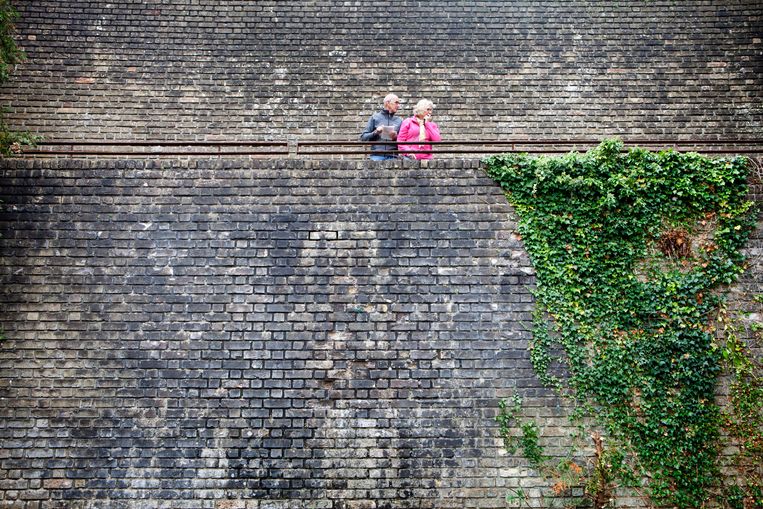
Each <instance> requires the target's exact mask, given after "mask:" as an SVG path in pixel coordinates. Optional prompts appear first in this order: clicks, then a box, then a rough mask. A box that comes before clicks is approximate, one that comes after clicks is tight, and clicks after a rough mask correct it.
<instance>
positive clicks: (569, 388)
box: [484, 140, 760, 508]
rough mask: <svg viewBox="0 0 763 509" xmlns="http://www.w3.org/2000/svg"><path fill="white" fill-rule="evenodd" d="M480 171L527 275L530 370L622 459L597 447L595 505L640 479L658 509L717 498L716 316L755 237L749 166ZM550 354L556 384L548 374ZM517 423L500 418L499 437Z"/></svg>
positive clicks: (567, 164)
mask: <svg viewBox="0 0 763 509" xmlns="http://www.w3.org/2000/svg"><path fill="white" fill-rule="evenodd" d="M484 162H485V166H486V169H487V172H488V174H489V175H490V176H491V177H492V178H493V179H495V180H496V181H497V182H499V183H500V185H501V186H502V188H503V189H504V190H505V192H506V195H507V197H508V199H509V201H510V202H511V204H512V205H513V206H514V209H515V210H516V212H517V214H518V216H519V233H520V235H521V237H522V239H523V241H524V243H525V246H526V248H527V251H528V253H529V254H530V257H531V259H532V262H533V265H534V267H535V270H536V275H537V287H536V289H535V297H536V313H535V319H534V328H533V336H534V340H533V343H532V346H531V360H532V362H533V366H534V368H535V370H536V372H537V373H538V375H539V377H540V379H541V380H542V381H543V382H544V383H545V384H546V385H549V386H551V387H554V388H555V389H556V390H558V391H559V393H560V394H562V395H565V396H568V397H571V398H572V399H573V400H574V401H575V406H577V407H578V408H581V409H582V410H583V414H584V415H588V416H589V417H591V418H593V419H594V420H595V421H596V422H597V425H598V429H600V430H601V432H602V433H603V435H605V436H606V437H607V440H608V443H611V444H618V445H617V446H616V447H611V448H609V449H607V450H605V449H604V448H603V447H599V445H600V443H599V444H597V450H598V451H599V453H598V454H599V455H601V456H600V458H599V459H598V460H597V462H596V464H595V465H594V468H592V469H591V471H590V472H589V475H588V480H589V482H590V481H591V480H592V479H594V482H593V484H594V485H593V486H590V487H589V492H588V493H587V496H588V498H589V500H590V501H592V502H593V504H594V506H595V507H605V506H606V504H607V503H609V502H608V499H605V498H606V497H605V498H602V497H601V492H602V491H611V489H612V486H613V485H614V483H617V484H618V485H619V486H630V487H636V486H638V485H639V483H640V482H641V480H645V484H646V487H645V491H646V493H647V494H648V496H649V498H650V499H651V500H652V503H654V504H657V505H660V506H663V505H665V506H669V507H679V508H695V507H704V506H705V504H707V503H708V500H709V498H710V497H711V493H713V492H714V491H716V490H718V489H719V479H720V478H721V472H720V467H719V461H718V456H719V451H720V448H721V443H720V442H721V440H720V437H721V428H722V425H723V422H724V417H723V412H722V411H721V410H720V408H719V406H718V404H717V403H716V401H715V391H716V385H717V380H718V377H719V375H720V373H721V370H722V362H723V352H724V351H725V349H724V348H721V347H720V346H719V343H718V341H717V340H716V338H715V335H714V333H713V327H714V323H715V322H714V320H713V316H714V312H717V310H718V308H719V305H720V304H721V302H722V298H721V297H720V295H719V288H721V287H722V286H723V285H727V284H729V283H731V282H733V281H734V280H735V279H736V278H737V277H738V275H739V274H740V273H741V272H742V271H743V269H744V258H743V256H742V254H741V249H742V247H743V246H744V244H745V242H746V241H747V238H748V236H749V233H750V231H751V229H752V227H753V226H754V222H755V213H754V206H753V204H752V203H751V202H749V201H747V199H746V196H747V192H748V187H747V176H748V164H749V162H748V160H747V159H746V158H743V157H737V158H731V159H710V158H707V157H703V156H700V155H698V154H695V153H678V152H676V151H672V150H671V151H664V152H657V153H655V152H650V151H647V150H643V149H637V148H636V149H631V150H630V151H628V152H624V151H623V144H622V142H621V141H619V140H606V141H604V142H603V143H601V144H600V145H599V146H598V147H597V148H595V149H593V150H591V151H589V152H588V153H586V154H577V153H571V154H568V155H565V156H561V157H536V158H533V157H529V156H528V155H526V154H504V155H498V156H493V157H490V158H487V159H486V160H485V161H484ZM555 349H561V351H562V352H563V356H562V357H563V358H562V359H561V361H563V363H564V364H565V366H566V369H565V370H563V372H564V373H566V374H565V375H564V376H560V375H558V374H557V373H556V371H559V370H551V369H550V366H551V365H552V363H553V362H557V361H560V359H558V358H557V357H556V356H554V355H553V354H552V352H554V351H555ZM552 371H554V372H552ZM759 410H760V408H759V407H758V410H757V411H759ZM753 411H754V409H753ZM511 417H516V414H514V415H511V414H509V413H507V412H506V407H504V411H503V412H501V416H500V418H502V419H503V423H502V427H503V428H507V427H508V420H507V419H510V418H511ZM505 436H509V435H508V434H506V433H505ZM592 437H593V439H594V442H596V440H597V438H596V435H595V434H593V435H592ZM599 438H601V435H600V436H599ZM533 454H534V455H535V458H536V459H542V455H541V453H540V452H539V451H538V450H535V451H534V452H533ZM604 455H608V456H609V457H608V458H603V456H604ZM602 458H603V459H602ZM601 467H607V468H605V469H604V470H602V469H601ZM597 468H599V470H597ZM597 475H598V476H599V477H598V479H599V481H598V482H597V481H595V477H596V476H597ZM596 485H598V488H597V486H596ZM750 496H753V497H754V494H752V495H750ZM597 497H598V498H597Z"/></svg>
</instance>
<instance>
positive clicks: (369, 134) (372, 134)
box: [360, 115, 379, 141]
mask: <svg viewBox="0 0 763 509" xmlns="http://www.w3.org/2000/svg"><path fill="white" fill-rule="evenodd" d="M378 139H379V133H377V132H376V121H375V120H374V117H373V115H371V118H369V119H368V125H366V130H365V131H363V134H361V135H360V141H375V140H378Z"/></svg>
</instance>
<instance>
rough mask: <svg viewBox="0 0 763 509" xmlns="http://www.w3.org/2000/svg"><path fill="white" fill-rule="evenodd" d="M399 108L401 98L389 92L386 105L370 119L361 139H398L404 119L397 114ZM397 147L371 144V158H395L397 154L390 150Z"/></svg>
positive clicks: (385, 101) (382, 159) (385, 100)
mask: <svg viewBox="0 0 763 509" xmlns="http://www.w3.org/2000/svg"><path fill="white" fill-rule="evenodd" d="M398 108H400V99H399V98H398V97H397V96H396V95H395V94H387V97H385V98H384V107H383V108H382V109H381V110H380V111H377V112H376V113H374V114H373V115H371V118H370V119H368V125H367V126H366V130H365V131H363V134H361V135H360V141H377V140H378V141H394V140H396V139H397V132H398V131H399V130H400V124H402V123H403V119H401V118H400V117H396V116H395V113H397V110H398ZM396 149H397V147H396V146H395V145H392V144H390V145H385V144H380V145H371V159H372V160H374V161H384V160H385V159H394V158H395V155H394V154H391V153H389V152H390V151H393V150H396Z"/></svg>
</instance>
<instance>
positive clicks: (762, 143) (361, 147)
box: [21, 138, 763, 157]
mask: <svg viewBox="0 0 763 509" xmlns="http://www.w3.org/2000/svg"><path fill="white" fill-rule="evenodd" d="M409 143H413V144H416V142H415V141H414V142H409ZM599 143H600V140H590V139H542V140H537V139H536V140H529V139H504V140H448V141H439V142H426V144H427V145H431V146H432V149H431V150H409V149H406V150H405V151H404V152H405V153H419V154H443V155H446V154H495V153H502V152H526V153H547V154H551V153H565V152H569V151H571V150H577V149H579V148H586V149H588V148H591V147H594V146H596V145H598V144H599ZM401 144H402V143H401ZM623 144H624V145H625V147H633V146H642V147H645V148H648V147H659V148H660V149H664V148H673V149H675V150H678V151H692V152H699V153H704V154H732V153H733V154H763V139H747V140H745V139H741V140H734V139H721V140H699V139H685V140H681V139H669V138H665V139H662V138H659V139H629V140H623ZM372 145H390V146H391V150H389V151H387V152H385V153H390V154H400V153H402V151H399V150H396V148H397V147H396V145H398V142H395V141H371V142H367V141H346V140H289V141H262V140H255V141H249V140H220V141H196V140H189V141H181V140H50V141H41V142H39V143H38V144H37V145H36V147H31V148H29V147H25V148H23V149H22V152H21V155H28V156H40V157H49V156H133V157H137V156H251V157H266V156H271V157H272V156H288V157H298V156H345V155H356V156H362V155H368V154H369V153H370V150H371V146H372ZM125 147H129V150H125ZM450 147H453V148H450ZM111 148H114V149H115V150H109V149H111ZM233 148H236V149H237V150H235V149H233Z"/></svg>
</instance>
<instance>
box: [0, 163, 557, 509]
mask: <svg viewBox="0 0 763 509" xmlns="http://www.w3.org/2000/svg"><path fill="white" fill-rule="evenodd" d="M399 164H400V163H395V164H394V165H391V164H390V165H386V166H385V165H384V164H376V165H367V163H365V164H364V163H363V162H360V161H358V162H337V161H333V162H332V161H281V162H273V161H267V162H256V161H255V162H252V161H233V160H223V161H220V160H214V161H209V160H193V161H190V162H189V161H182V162H181V161H170V160H165V161H155V160H143V161H141V160H131V161H114V160H112V161H100V162H96V161H83V160H68V161H54V160H44V161H43V160H37V161H30V160H26V161H23V160H5V161H3V163H2V170H0V171H2V173H1V174H0V175H2V179H1V180H0V182H1V185H0V188H2V193H1V195H0V199H1V200H2V202H3V203H2V209H1V210H2V213H0V235H2V238H1V239H0V309H2V313H1V314H0V325H1V326H2V328H3V330H4V334H5V336H6V339H5V340H4V341H2V342H0V398H2V399H0V401H1V402H2V404H1V405H0V507H3V508H9V507H19V508H22V507H23V508H37V507H67V508H69V507H93V508H95V507H98V508H101V507H130V508H136V507H146V508H151V507H167V508H182V507H187V508H202V507H203V508H207V507H217V508H224V507H231V508H237V507H244V505H243V502H241V503H240V504H239V503H236V504H234V503H233V502H231V505H225V503H223V502H224V501H225V500H227V499H230V500H234V501H235V500H244V499H248V500H250V502H249V505H246V507H263V508H264V507H268V508H289V509H291V508H297V507H305V508H307V507H310V508H321V507H322V508H351V507H352V508H371V507H373V508H383V507H394V508H399V507H411V508H428V507H431V508H434V507H438V508H440V507H442V508H444V507H452V508H465V507H502V504H503V497H504V496H505V494H506V487H507V486H518V485H519V484H520V483H529V482H532V480H531V479H529V478H527V477H526V473H522V472H521V470H520V469H519V468H518V465H521V463H518V462H517V461H518V460H514V459H509V458H507V457H506V456H505V455H504V454H503V453H502V452H501V450H500V441H499V439H498V436H497V430H496V428H495V423H494V422H493V416H494V415H495V411H496V405H497V401H498V399H499V398H502V397H506V396H508V395H509V394H510V393H512V392H513V391H517V392H519V393H520V394H523V395H524V396H526V397H528V398H529V401H535V402H536V403H537V404H538V409H537V411H538V412H539V413H540V414H541V415H544V416H545V417H548V418H549V421H548V423H549V424H550V425H551V426H552V427H553V425H554V422H555V421H554V416H555V415H556V416H558V414H559V413H560V410H559V408H558V403H556V402H554V401H553V400H550V401H545V400H544V401H541V400H539V399H538V398H545V397H546V394H545V393H544V392H543V391H541V390H540V389H539V387H538V382H537V381H536V380H535V377H534V376H533V374H532V372H531V368H530V365H529V362H528V358H527V355H528V354H527V352H526V348H527V339H528V332H527V330H526V325H525V323H524V322H526V321H527V320H529V318H530V311H531V307H532V302H531V295H530V293H529V292H530V289H529V288H530V287H532V285H533V281H534V279H533V271H532V269H531V266H530V264H529V260H528V258H527V255H526V253H525V252H524V250H523V248H522V246H521V242H520V241H519V240H518V239H517V238H515V236H514V235H513V234H512V231H513V229H514V227H515V224H514V220H513V218H512V215H511V211H510V208H509V206H508V205H507V203H506V200H505V198H504V197H503V195H502V193H501V191H500V189H499V188H497V187H496V186H495V185H494V184H493V183H492V181H490V180H489V179H488V178H487V177H485V176H484V174H483V172H482V170H480V169H478V163H477V162H476V161H435V162H434V163H433V164H432V165H431V166H430V167H425V168H422V167H419V166H417V165H416V166H410V167H401V166H399ZM407 164H410V163H407ZM541 403H542V404H541ZM551 432H552V433H553V429H552V431H551ZM43 501H44V502H43ZM52 501H63V502H62V504H61V505H56V504H55V503H53V502H52ZM257 501H263V502H262V505H258V502H257ZM38 503H40V504H41V505H38ZM237 504H238V505H237Z"/></svg>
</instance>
